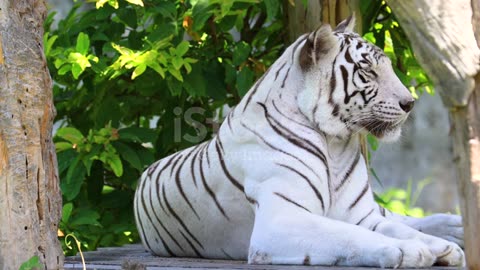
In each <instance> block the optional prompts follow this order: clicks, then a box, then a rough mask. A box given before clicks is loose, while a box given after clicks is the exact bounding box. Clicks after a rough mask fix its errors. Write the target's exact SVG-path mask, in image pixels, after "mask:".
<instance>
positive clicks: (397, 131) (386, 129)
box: [367, 121, 403, 142]
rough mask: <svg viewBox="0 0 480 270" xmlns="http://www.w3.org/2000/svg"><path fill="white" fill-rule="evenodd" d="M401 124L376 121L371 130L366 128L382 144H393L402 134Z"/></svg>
mask: <svg viewBox="0 0 480 270" xmlns="http://www.w3.org/2000/svg"><path fill="white" fill-rule="evenodd" d="M402 124H403V121H402V122H401V123H389V122H382V121H378V122H377V123H376V125H373V128H367V130H368V131H369V132H370V133H371V134H372V135H373V136H375V137H377V138H378V139H379V140H380V141H382V142H394V141H396V140H398V138H400V135H401V134H402Z"/></svg>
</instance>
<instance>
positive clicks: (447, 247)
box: [420, 234, 465, 266]
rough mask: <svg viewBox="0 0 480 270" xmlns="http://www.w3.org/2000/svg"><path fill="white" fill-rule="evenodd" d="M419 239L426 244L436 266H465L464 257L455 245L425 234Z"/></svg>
mask: <svg viewBox="0 0 480 270" xmlns="http://www.w3.org/2000/svg"><path fill="white" fill-rule="evenodd" d="M420 239H421V240H422V242H424V243H425V244H427V246H428V247H429V248H430V251H431V252H432V253H433V255H434V256H435V257H436V261H435V264H436V265H441V266H463V265H464V264H465V255H464V253H463V251H462V249H461V248H460V247H459V246H458V245H457V244H455V243H452V242H449V241H446V240H444V239H441V238H438V237H435V236H431V235H426V234H423V236H421V237H420Z"/></svg>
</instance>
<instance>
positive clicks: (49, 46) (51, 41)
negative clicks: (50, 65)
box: [43, 32, 58, 57]
mask: <svg viewBox="0 0 480 270" xmlns="http://www.w3.org/2000/svg"><path fill="white" fill-rule="evenodd" d="M49 34H50V33H48V32H47V33H45V35H44V37H43V44H44V46H45V49H44V50H45V55H46V56H47V57H48V56H50V52H51V51H52V47H53V44H54V43H55V41H56V40H57V38H58V36H57V35H54V36H51V37H50V38H49V37H48V35H49Z"/></svg>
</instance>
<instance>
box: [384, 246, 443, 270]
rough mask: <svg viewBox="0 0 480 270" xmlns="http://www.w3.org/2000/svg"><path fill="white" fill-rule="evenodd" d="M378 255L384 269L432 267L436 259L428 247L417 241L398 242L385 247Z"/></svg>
mask: <svg viewBox="0 0 480 270" xmlns="http://www.w3.org/2000/svg"><path fill="white" fill-rule="evenodd" d="M378 255H379V259H380V262H379V264H380V265H379V266H380V267H382V268H385V267H388V268H418V267H430V266H432V265H433V263H434V262H435V259H436V257H435V255H433V254H432V252H431V251H430V249H429V248H428V246H427V245H425V244H424V243H422V242H420V241H416V240H398V241H396V242H395V244H394V245H391V246H388V247H384V248H383V249H382V250H381V251H380V252H379V253H378Z"/></svg>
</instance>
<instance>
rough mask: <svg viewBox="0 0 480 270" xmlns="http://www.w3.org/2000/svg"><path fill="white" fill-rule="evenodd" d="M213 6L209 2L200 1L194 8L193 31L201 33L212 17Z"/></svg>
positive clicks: (205, 0)
mask: <svg viewBox="0 0 480 270" xmlns="http://www.w3.org/2000/svg"><path fill="white" fill-rule="evenodd" d="M213 7H214V6H213V5H210V3H209V1H208V0H199V1H197V2H196V3H195V4H193V7H192V17H193V22H194V24H193V30H194V31H199V30H200V29H202V28H203V27H204V25H205V22H206V21H207V20H208V18H210V16H212V13H213V10H212V9H213Z"/></svg>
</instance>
